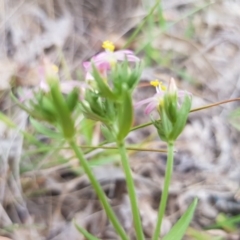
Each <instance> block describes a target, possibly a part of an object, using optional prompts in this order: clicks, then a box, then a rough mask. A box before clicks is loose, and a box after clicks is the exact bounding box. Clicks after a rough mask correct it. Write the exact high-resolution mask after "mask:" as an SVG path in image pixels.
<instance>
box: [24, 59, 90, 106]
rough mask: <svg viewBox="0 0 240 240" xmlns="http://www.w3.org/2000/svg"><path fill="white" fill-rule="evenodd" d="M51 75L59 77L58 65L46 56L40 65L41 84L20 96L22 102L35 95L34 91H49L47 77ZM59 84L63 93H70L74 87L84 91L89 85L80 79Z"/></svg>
mask: <svg viewBox="0 0 240 240" xmlns="http://www.w3.org/2000/svg"><path fill="white" fill-rule="evenodd" d="M51 77H54V78H55V77H56V78H57V79H58V67H57V66H56V65H54V64H52V63H51V62H50V61H49V60H48V59H47V58H44V59H42V65H41V66H40V67H39V78H40V83H39V85H38V86H36V87H35V88H34V89H31V90H27V91H25V94H24V96H23V97H21V98H20V102H24V101H26V100H29V99H32V98H33V97H34V92H36V91H39V90H41V91H44V92H49V85H48V83H47V79H48V78H51ZM59 85H60V90H61V92H62V93H63V94H69V93H70V92H71V91H72V90H73V89H74V88H78V89H80V92H83V91H84V88H85V87H87V85H86V84H85V83H80V82H79V81H74V80H69V81H65V82H60V83H59ZM81 98H82V97H81Z"/></svg>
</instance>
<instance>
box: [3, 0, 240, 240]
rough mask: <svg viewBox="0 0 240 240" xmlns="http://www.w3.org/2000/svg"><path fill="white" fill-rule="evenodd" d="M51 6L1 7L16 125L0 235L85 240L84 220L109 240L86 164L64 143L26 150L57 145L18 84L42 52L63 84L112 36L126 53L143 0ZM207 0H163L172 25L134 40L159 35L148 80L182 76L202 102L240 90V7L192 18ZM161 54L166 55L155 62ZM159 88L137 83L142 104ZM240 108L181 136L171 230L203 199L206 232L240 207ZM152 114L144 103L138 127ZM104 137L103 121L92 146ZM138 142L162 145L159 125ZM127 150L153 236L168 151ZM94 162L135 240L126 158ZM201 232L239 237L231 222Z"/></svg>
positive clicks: (230, 4) (136, 136) (6, 80)
mask: <svg viewBox="0 0 240 240" xmlns="http://www.w3.org/2000/svg"><path fill="white" fill-rule="evenodd" d="M42 2H43V1H30V0H29V1H21V2H20V1H19V2H18V1H11V0H5V1H2V3H1V5H0V19H1V24H0V32H1V34H0V73H1V80H0V90H1V95H0V108H1V111H3V113H5V114H6V115H7V116H8V117H9V118H10V119H11V120H12V121H13V122H14V123H16V124H17V126H18V127H17V128H16V129H10V128H9V127H8V126H6V125H5V124H4V123H2V122H0V227H1V230H0V235H2V236H6V237H9V238H11V239H16V240H21V239H23V240H27V239H29V240H32V239H35V240H38V239H48V240H50V239H51V240H65V239H71V240H74V239H83V238H81V236H80V234H79V233H78V232H77V230H76V229H75V227H74V226H73V224H72V222H71V220H72V218H76V220H77V222H78V223H79V224H80V225H81V226H83V227H86V229H87V230H89V231H90V232H92V233H93V234H96V235H97V236H98V237H99V238H101V239H117V236H116V235H115V233H114V231H113V229H112V227H111V226H110V224H109V222H108V220H107V218H106V216H105V213H104V212H103V211H102V209H101V207H100V203H99V202H98V200H97V198H96V196H95V194H94V192H93V190H92V188H91V186H90V185H89V182H88V180H87V178H86V177H85V175H84V174H82V173H81V172H80V174H79V167H78V164H77V161H76V160H75V159H71V160H70V161H68V159H69V158H71V157H72V153H71V152H69V151H68V150H64V149H63V150H61V151H58V150H49V151H46V152H44V153H35V154H31V155H30V154H29V153H28V154H27V152H29V151H30V150H36V149H40V148H41V147H46V146H47V145H48V144H52V146H55V145H56V146H57V145H58V144H59V143H56V142H54V141H50V142H49V139H46V138H43V137H42V136H39V135H37V134H36V133H35V132H34V131H33V129H32V128H31V127H30V126H29V123H28V119H27V116H26V114H25V113H23V112H22V111H20V110H19V109H18V108H17V107H16V106H14V103H13V102H12V100H11V99H10V97H9V96H8V91H9V88H10V83H11V81H13V82H14V83H15V84H16V85H17V86H24V87H30V86H35V85H36V84H37V83H38V82H39V78H38V71H37V67H38V65H39V62H40V61H41V58H42V56H43V55H47V56H48V57H49V58H50V59H51V60H52V61H54V62H55V63H57V64H58V65H60V68H61V78H62V80H68V79H69V78H70V77H71V78H73V79H75V78H77V76H78V75H79V74H78V73H76V70H78V71H79V72H81V62H82V61H83V60H86V59H88V58H89V57H91V56H92V55H93V54H95V53H96V52H98V51H99V50H100V44H101V41H102V40H105V38H106V36H107V38H108V39H109V40H113V41H115V42H116V44H117V46H118V47H119V48H121V47H122V46H123V45H124V44H125V43H126V41H127V38H128V37H129V33H128V34H127V35H124V34H125V33H127V32H128V31H129V30H131V29H132V27H133V26H135V25H136V24H137V23H138V22H139V21H140V20H141V19H142V18H143V17H144V16H145V13H146V11H144V10H143V9H144V8H142V6H141V4H139V3H138V1H137V0H136V1H127V0H126V1H121V3H118V4H116V1H108V4H106V2H107V0H105V1H104V0H101V1H97V0H91V1H83V0H82V1H74V0H71V1H54V0H52V1H45V3H44V4H43V3H42ZM119 2H120V1H119ZM206 2H207V1H201V0H198V1H191V0H190V1H189V0H188V1H187V0H183V1H175V0H168V1H163V16H164V19H165V23H163V25H162V28H160V27H159V25H157V24H155V25H154V26H153V28H152V29H151V32H150V33H151V34H152V37H150V38H149V34H150V33H149V29H150V27H149V26H148V27H145V28H144V31H142V32H141V34H140V35H139V36H138V37H137V39H136V41H134V43H132V44H131V45H130V48H132V49H134V50H138V49H140V48H142V47H143V46H144V44H145V45H148V44H149V41H150V43H151V47H152V49H153V50H151V51H150V50H149V49H148V50H146V49H145V52H141V53H140V54H142V56H143V57H144V58H148V59H150V60H151V64H150V65H149V67H148V68H146V69H144V73H143V76H142V82H141V85H146V84H145V83H148V81H149V80H152V79H153V78H160V79H162V80H163V81H167V79H168V78H169V77H170V76H173V77H175V78H176V80H177V83H178V85H179V87H180V88H182V89H187V90H188V91H189V92H192V93H193V96H194V103H193V104H194V107H198V106H202V105H204V104H208V103H210V102H216V101H220V100H224V99H229V98H234V97H239V95H240V68H239V60H240V29H239V26H238V22H239V20H240V6H239V3H238V2H237V1H231V0H228V1H216V2H215V3H213V4H211V5H209V6H208V7H205V8H204V9H202V10H201V11H198V12H196V13H194V14H191V15H190V16H188V17H183V16H185V15H187V14H189V13H190V12H192V11H193V10H194V9H196V7H199V6H202V5H204V4H206ZM136 6H139V8H137V7H136ZM155 17H156V19H157V15H156V16H155ZM179 19H181V21H179ZM174 22H177V23H176V24H172V26H171V27H167V26H168V25H164V24H168V23H174ZM63 29H64V31H63ZM154 52H158V56H157V59H156V57H155V55H154V54H155V53H154ZM152 91H153V89H151V88H150V87H142V88H140V87H139V88H138V91H137V92H136V93H135V96H134V97H135V100H136V101H137V100H140V99H143V98H144V97H146V96H149V95H150V94H151V93H152ZM237 106H239V103H231V104H229V105H224V106H221V107H216V108H213V109H209V110H204V111H201V112H196V113H192V114H191V116H190V118H189V122H188V125H187V127H186V129H185V130H184V133H183V135H182V136H181V138H180V139H179V141H178V143H177V151H178V152H177V153H176V156H175V167H174V177H173V180H172V185H171V189H170V200H169V204H168V209H167V217H166V218H165V219H164V224H163V233H165V232H167V231H168V230H169V229H170V228H171V226H172V224H173V223H174V222H175V221H176V219H178V218H179V216H180V215H181V214H182V213H183V212H184V211H185V210H186V208H187V206H188V204H189V202H191V200H192V199H193V198H194V197H195V196H197V197H198V198H199V199H200V202H199V205H198V208H197V211H196V214H195V218H194V221H193V223H192V228H193V229H195V230H199V232H200V231H202V229H203V228H205V227H208V226H210V225H212V224H214V223H215V222H216V219H217V217H218V215H219V213H224V214H225V215H226V216H236V215H239V214H240V202H239V181H240V178H239V176H240V174H239V173H240V167H239V166H240V164H239V158H240V150H239V143H240V134H239V132H238V131H237V130H236V129H234V128H233V127H232V126H231V125H230V124H229V114H230V113H231V112H232V110H233V109H235V108H236V107H237ZM147 121H149V119H148V117H146V116H143V113H142V110H137V111H136V119H135V124H140V123H144V122H147ZM21 130H24V131H26V132H28V133H30V134H32V135H33V136H34V137H36V138H37V140H38V145H36V144H35V143H34V142H33V141H32V140H31V141H29V140H27V139H26V138H24V139H23V136H22V134H21V133H20V131H21ZM99 132H100V131H99V126H96V127H95V128H93V136H92V140H91V141H92V143H94V144H97V143H98V142H99V139H100V137H99V136H100V133H99ZM128 142H129V144H130V143H131V144H132V143H139V142H142V144H143V146H145V147H151V148H162V147H164V144H162V143H161V142H160V141H159V139H158V138H157V136H156V133H155V131H154V128H153V127H148V128H146V129H142V130H139V131H135V132H132V133H131V134H130V135H129V138H128ZM53 148H54V147H53ZM129 154H130V157H131V165H132V169H133V171H134V179H135V182H136V186H137V193H138V195H139V205H140V209H141V216H142V219H143V226H144V230H145V235H146V238H148V237H150V236H151V234H152V231H153V227H154V225H155V221H156V209H157V207H158V202H159V198H160V194H161V186H162V183H163V177H164V171H165V162H166V157H165V155H164V154H160V153H146V152H135V151H131V152H129ZM87 157H88V158H89V160H94V159H100V160H101V161H108V163H107V164H106V165H104V166H100V167H96V168H95V171H96V176H97V177H98V179H99V180H100V181H101V183H102V186H103V187H104V189H105V191H106V193H107V195H108V197H109V199H110V201H111V204H112V206H114V209H115V211H116V213H117V215H118V216H119V218H120V219H121V222H122V224H123V226H124V227H125V228H126V229H127V231H128V233H129V236H132V237H131V239H134V237H133V228H132V220H131V212H130V205H129V199H128V197H127V194H126V187H125V179H124V176H123V173H122V171H121V168H119V165H118V157H117V154H115V152H113V153H112V154H108V153H105V152H104V151H103V150H95V151H93V152H91V153H90V154H89V155H87ZM108 159H109V160H108ZM113 161H114V164H113V163H112V162H113ZM109 162H110V163H109ZM20 170H21V172H23V173H22V174H20ZM199 234H200V233H199ZM202 234H205V235H202V236H203V237H202V238H201V239H213V237H214V236H218V237H222V238H220V239H238V234H239V233H238V230H237V229H235V230H231V231H229V229H227V228H224V229H223V230H211V231H204V233H202ZM193 235H194V234H193V232H191V231H190V230H189V232H188V235H187V236H186V239H197V238H196V237H193ZM199 239H200V238H199ZM0 240H2V239H1V237H0Z"/></svg>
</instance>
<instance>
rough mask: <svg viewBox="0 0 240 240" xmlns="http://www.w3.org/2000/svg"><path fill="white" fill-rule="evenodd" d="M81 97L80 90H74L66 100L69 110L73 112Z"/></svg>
mask: <svg viewBox="0 0 240 240" xmlns="http://www.w3.org/2000/svg"><path fill="white" fill-rule="evenodd" d="M78 97H79V89H77V88H74V89H73V90H72V91H71V92H70V93H69V94H68V95H67V98H66V103H67V105H68V108H69V110H70V111H71V112H72V111H73V110H74V108H75V107H76V105H77V102H78Z"/></svg>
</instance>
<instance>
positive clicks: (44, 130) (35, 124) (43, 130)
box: [30, 117, 62, 139]
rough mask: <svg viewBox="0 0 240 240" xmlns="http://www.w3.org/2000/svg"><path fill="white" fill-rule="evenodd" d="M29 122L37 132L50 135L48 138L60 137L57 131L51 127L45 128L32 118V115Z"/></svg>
mask: <svg viewBox="0 0 240 240" xmlns="http://www.w3.org/2000/svg"><path fill="white" fill-rule="evenodd" d="M30 122H31V124H32V125H33V127H34V128H35V129H36V130H37V131H38V132H39V133H42V134H43V135H45V136H47V137H50V138H56V139H59V138H62V136H61V134H60V133H57V132H55V131H52V130H51V129H49V128H47V127H46V126H44V125H43V124H41V123H40V122H38V121H36V120H34V119H33V118H32V117H31V118H30Z"/></svg>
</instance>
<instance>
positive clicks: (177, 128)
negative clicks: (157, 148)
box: [169, 96, 192, 141]
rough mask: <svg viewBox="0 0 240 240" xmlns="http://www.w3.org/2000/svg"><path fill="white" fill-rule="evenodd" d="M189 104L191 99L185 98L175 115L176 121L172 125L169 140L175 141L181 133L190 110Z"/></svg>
mask: <svg viewBox="0 0 240 240" xmlns="http://www.w3.org/2000/svg"><path fill="white" fill-rule="evenodd" d="M191 104H192V100H191V98H190V97H189V96H185V98H184V101H183V103H182V106H181V108H180V109H179V111H178V113H177V121H176V122H175V124H174V125H173V128H172V132H171V134H170V135H169V139H171V140H173V141H175V140H176V139H177V138H178V136H179V135H180V134H181V132H182V131H183V129H184V127H185V125H186V122H187V119H188V115H189V112H190V109H191Z"/></svg>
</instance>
